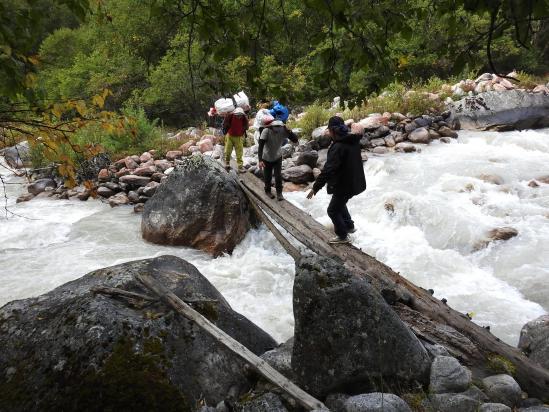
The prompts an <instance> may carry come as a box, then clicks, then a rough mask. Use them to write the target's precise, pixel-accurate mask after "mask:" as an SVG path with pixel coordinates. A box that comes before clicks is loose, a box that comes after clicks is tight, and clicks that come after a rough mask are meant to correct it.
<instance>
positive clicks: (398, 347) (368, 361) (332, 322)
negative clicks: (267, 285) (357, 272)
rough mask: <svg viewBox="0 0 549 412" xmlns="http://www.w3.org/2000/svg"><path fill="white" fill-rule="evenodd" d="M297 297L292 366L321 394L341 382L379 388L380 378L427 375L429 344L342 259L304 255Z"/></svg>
mask: <svg viewBox="0 0 549 412" xmlns="http://www.w3.org/2000/svg"><path fill="white" fill-rule="evenodd" d="M293 302H294V317H295V332H294V333H295V335H294V349H293V354H292V369H293V370H294V373H295V375H296V379H297V381H298V383H299V384H301V385H302V386H303V387H304V388H305V389H306V390H309V391H311V392H312V393H313V394H315V395H318V396H320V395H326V394H327V393H329V392H333V391H336V390H337V389H338V388H345V389H346V390H351V389H353V390H357V391H359V390H362V391H365V390H368V389H371V388H374V389H375V385H376V382H377V383H379V382H380V381H382V380H383V381H385V382H386V384H387V385H388V386H390V385H391V384H396V383H398V385H400V386H401V387H405V386H406V385H407V384H410V383H412V382H414V383H415V382H421V383H423V384H425V383H426V382H427V381H428V379H429V368H430V366H431V361H430V359H429V355H428V354H427V352H426V350H425V348H424V347H423V346H422V345H421V343H420V342H419V341H418V340H417V338H416V337H415V336H414V335H413V334H412V332H411V331H410V330H409V329H408V328H407V327H406V326H405V325H404V324H403V323H402V321H401V320H400V319H399V317H398V315H397V314H396V313H395V312H394V311H393V310H392V309H391V308H390V307H389V306H388V304H387V303H386V302H385V301H384V300H383V298H382V297H381V295H380V294H379V293H378V292H377V291H376V290H375V289H374V288H373V287H372V286H371V285H370V284H369V283H368V282H367V281H366V280H364V279H358V278H356V277H355V276H352V275H351V274H350V273H349V272H348V271H347V270H346V269H344V268H343V267H342V265H341V264H340V263H338V262H336V261H334V260H331V259H328V258H321V257H306V258H303V259H301V260H300V261H299V263H298V264H296V277H295V281H294V290H293ZM351 313H352V314H353V316H349V314H351ZM395 354H398V356H395Z"/></svg>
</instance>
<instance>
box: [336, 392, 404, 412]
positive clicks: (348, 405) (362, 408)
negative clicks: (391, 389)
mask: <svg viewBox="0 0 549 412" xmlns="http://www.w3.org/2000/svg"><path fill="white" fill-rule="evenodd" d="M345 412H412V410H411V409H410V407H409V406H408V405H407V404H406V402H404V401H403V400H402V399H400V398H399V397H398V396H396V395H393V394H392V393H381V392H374V393H365V394H362V395H356V396H352V397H350V398H349V399H347V400H346V401H345Z"/></svg>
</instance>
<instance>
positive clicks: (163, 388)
mask: <svg viewBox="0 0 549 412" xmlns="http://www.w3.org/2000/svg"><path fill="white" fill-rule="evenodd" d="M139 273H146V274H152V275H153V276H155V277H156V278H157V279H158V280H159V281H160V282H161V283H163V284H164V285H165V286H166V287H168V288H169V289H170V290H172V291H173V292H174V293H175V294H176V295H178V296H179V297H181V298H182V299H183V300H185V299H192V300H195V301H196V303H195V304H193V307H194V308H195V309H196V310H198V311H199V312H200V313H202V314H203V315H204V316H205V317H207V318H208V319H209V320H210V321H212V322H213V323H215V324H216V325H217V326H218V327H219V328H221V329H222V330H224V331H225V332H226V333H228V334H229V335H231V336H232V337H234V338H235V339H237V340H238V341H239V342H241V343H242V344H243V345H245V346H246V347H247V348H248V349H250V350H251V351H253V352H254V353H256V354H258V355H259V354H261V353H263V352H265V351H266V350H269V349H271V348H273V347H274V346H276V342H275V341H274V340H273V339H272V338H271V337H270V336H269V335H268V334H267V333H265V332H264V331H263V330H261V329H260V328H259V327H257V326H255V325H254V324H253V323H252V322H250V321H249V320H248V319H247V318H245V317H244V316H242V315H240V314H238V313H236V312H235V311H233V310H232V309H231V307H230V306H229V304H228V303H227V302H226V301H225V299H224V298H223V296H222V295H221V294H220V293H219V292H218V291H217V290H216V289H215V288H214V287H213V286H212V285H211V284H210V282H208V280H207V279H206V278H205V277H204V276H202V275H201V274H200V272H199V271H198V270H197V269H196V268H195V267H194V266H193V265H191V264H190V263H188V262H186V261H184V260H182V259H179V258H177V257H175V256H161V257H157V258H154V259H145V260H138V261H134V262H129V263H124V264H121V265H117V266H112V267H108V268H104V269H99V270H96V271H94V272H91V273H89V274H87V275H85V276H83V277H82V278H80V279H77V280H75V281H72V282H69V283H67V284H65V285H63V286H60V287H58V288H56V289H54V290H52V291H51V292H49V293H47V294H45V295H42V296H39V297H37V298H30V299H24V300H18V301H13V302H10V303H8V304H6V305H5V306H3V307H2V308H0V347H1V348H2V350H1V351H0V388H1V391H0V410H2V411H12V412H17V411H31V410H33V411H34V410H36V411H50V410H51V411H54V410H59V411H61V410H71V411H72V410H82V411H84V410H85V411H88V410H94V411H101V410H113V411H114V410H135V411H142V410H151V411H152V410H157V411H159V410H162V411H186V410H188V411H191V410H194V406H195V405H196V404H197V402H198V401H199V400H200V399H202V398H203V399H205V400H206V401H207V403H208V404H214V405H215V404H217V403H218V402H219V401H220V400H222V399H224V397H225V396H226V395H227V394H228V393H234V394H236V396H239V395H241V394H243V393H244V392H246V391H247V390H248V389H249V383H248V381H247V379H246V376H247V374H246V369H247V368H246V367H245V362H244V361H243V360H242V359H241V358H240V357H238V356H237V355H235V354H234V353H233V352H231V351H229V350H228V349H226V348H225V346H223V345H221V344H220V343H218V342H217V341H216V340H215V339H213V338H212V337H210V335H209V334H207V333H206V332H204V331H203V330H202V329H200V328H199V327H198V326H196V324H194V323H192V322H190V321H188V320H186V319H185V318H183V317H181V316H179V315H175V314H174V312H173V310H171V309H169V308H167V307H166V306H165V305H163V304H160V303H158V302H157V301H155V302H152V303H151V302H146V301H142V300H134V301H128V300H127V299H125V298H120V297H112V296H106V295H104V294H94V293H93V292H92V291H91V288H93V287H95V286H107V287H116V288H122V289H125V290H128V291H132V292H137V293H141V294H146V295H149V296H152V292H150V291H148V290H147V289H145V288H144V287H142V286H141V284H140V283H139V282H138V281H137V280H136V275H137V274H139ZM191 408H192V409H191Z"/></svg>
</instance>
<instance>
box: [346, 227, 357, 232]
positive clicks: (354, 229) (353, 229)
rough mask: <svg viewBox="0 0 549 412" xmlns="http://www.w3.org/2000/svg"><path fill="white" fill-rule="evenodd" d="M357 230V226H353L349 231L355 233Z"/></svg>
mask: <svg viewBox="0 0 549 412" xmlns="http://www.w3.org/2000/svg"><path fill="white" fill-rule="evenodd" d="M356 231H357V229H356V227H353V228H352V229H349V230H348V232H349V233H355V232H356Z"/></svg>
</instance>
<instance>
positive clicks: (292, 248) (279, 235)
mask: <svg viewBox="0 0 549 412" xmlns="http://www.w3.org/2000/svg"><path fill="white" fill-rule="evenodd" d="M241 187H242V189H243V190H244V193H245V194H246V196H247V197H248V200H250V204H251V205H252V207H253V209H254V210H255V213H256V214H257V217H258V218H259V220H261V221H262V222H263V223H264V224H265V226H267V228H268V229H269V230H270V231H271V233H272V234H273V235H274V237H275V238H276V239H277V240H278V241H279V242H280V244H281V245H282V247H283V248H284V250H286V252H287V253H288V254H289V255H290V256H291V257H292V258H293V259H294V260H299V258H300V257H301V252H300V251H299V250H298V249H297V248H296V247H295V246H294V245H292V244H291V243H290V242H289V241H288V239H286V237H284V235H283V234H282V233H281V232H280V230H278V228H277V227H276V226H275V225H274V224H273V222H271V220H270V219H269V218H268V217H267V215H266V214H265V212H263V210H262V209H261V206H260V205H259V204H258V202H256V201H254V199H253V196H254V195H253V194H252V192H250V190H249V189H248V188H247V187H245V186H241Z"/></svg>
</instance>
